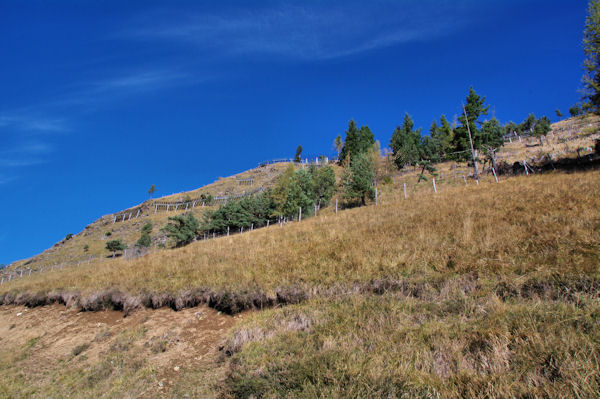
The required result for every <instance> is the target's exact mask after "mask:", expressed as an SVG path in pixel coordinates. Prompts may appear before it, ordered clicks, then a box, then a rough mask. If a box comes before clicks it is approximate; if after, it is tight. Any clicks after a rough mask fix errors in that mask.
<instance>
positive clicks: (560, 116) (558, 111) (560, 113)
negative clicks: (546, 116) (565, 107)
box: [554, 108, 563, 118]
mask: <svg viewBox="0 0 600 399" xmlns="http://www.w3.org/2000/svg"><path fill="white" fill-rule="evenodd" d="M554 112H556V116H557V117H558V118H562V117H563V114H562V112H560V110H559V109H558V108H556V111H554Z"/></svg>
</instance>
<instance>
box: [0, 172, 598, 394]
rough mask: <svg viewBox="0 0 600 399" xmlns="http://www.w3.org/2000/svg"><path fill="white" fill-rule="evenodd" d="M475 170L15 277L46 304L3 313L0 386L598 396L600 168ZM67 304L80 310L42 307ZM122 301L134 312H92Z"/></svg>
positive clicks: (5, 292)
mask: <svg viewBox="0 0 600 399" xmlns="http://www.w3.org/2000/svg"><path fill="white" fill-rule="evenodd" d="M459 170H460V171H459V173H458V175H457V178H456V179H455V178H454V173H453V168H452V165H451V164H450V163H447V164H443V165H440V167H439V172H440V174H439V175H438V177H437V178H436V188H437V193H434V191H433V184H432V181H431V180H429V181H426V182H421V183H417V177H416V173H415V171H410V172H409V173H407V174H396V175H394V178H393V182H392V184H382V185H380V186H379V194H380V197H379V201H378V204H377V205H375V204H370V205H369V206H367V207H362V208H354V209H348V210H343V211H340V212H338V213H337V214H336V213H335V212H334V210H333V207H328V208H324V209H323V210H322V211H320V212H319V215H318V216H317V217H312V218H309V219H306V220H303V221H302V222H301V223H289V224H286V225H283V226H279V225H275V226H271V227H269V228H263V229H257V230H254V231H251V232H245V233H243V234H237V235H232V236H230V237H222V238H216V239H214V240H206V241H198V242H194V243H192V244H190V245H188V246H186V247H183V248H178V249H164V250H160V251H157V252H154V253H151V254H148V255H147V256H143V257H141V258H137V259H132V260H127V259H122V258H117V259H114V260H105V261H103V262H92V263H90V264H83V265H81V266H80V267H70V268H64V269H63V270H54V271H52V272H45V273H43V274H39V275H32V276H31V277H28V278H22V279H17V280H13V281H11V282H10V283H9V284H4V285H3V286H2V287H0V303H5V304H17V305H28V306H31V307H33V309H27V308H24V307H22V306H19V307H14V308H13V307H10V306H4V307H2V308H0V318H2V320H3V323H0V342H1V343H2V348H0V365H1V366H0V396H5V397H56V398H58V397H64V396H72V397H115V398H116V397H215V398H222V399H224V398H249V397H254V398H288V397H305V398H319V397H322V398H325V397H327V398H329V397H333V398H346V397H364V398H381V397H407V398H422V397H432V398H465V397H466V398H515V397H518V398H546V397H547V398H555V397H560V398H597V397H598V392H599V391H600V240H599V237H600V172H598V171H597V170H592V171H587V172H578V173H570V174H567V173H560V172H553V173H547V174H541V175H540V174H535V175H530V176H528V177H525V176H520V177H511V178H506V177H501V179H500V183H495V182H494V179H493V177H491V176H486V177H485V178H483V179H482V180H481V181H480V182H479V184H476V183H475V182H474V181H473V180H470V179H467V184H466V185H465V180H463V179H462V173H463V171H464V170H465V167H464V165H463V166H460V168H459ZM404 183H407V187H408V190H407V195H408V198H406V199H405V198H404V190H403V186H404ZM161 217H162V216H161ZM161 220H162V219H161ZM127 223H131V224H132V226H130V227H125V226H127ZM133 223H134V222H133V221H131V222H125V223H124V224H123V225H122V226H123V227H122V228H123V229H126V230H122V231H121V233H123V234H124V233H125V231H131V236H132V238H131V239H132V240H133V239H134V238H135V239H137V237H136V235H137V234H138V233H137V230H136V229H138V228H141V224H142V222H138V223H140V224H139V225H133ZM159 223H160V221H159V220H157V221H156V224H159ZM115 226H116V225H115ZM100 233H101V234H104V227H100V228H99V230H98V234H100ZM134 233H135V234H134ZM84 234H85V232H84ZM94 234H96V233H94ZM111 236H112V235H111ZM82 237H85V236H84V235H82ZM76 238H77V237H76ZM76 238H74V240H75V239H76ZM94 239H98V240H101V238H99V237H95V236H94ZM78 245H80V244H78ZM54 302H60V303H65V304H67V305H68V307H67V309H71V310H65V312H70V313H69V316H68V318H65V319H62V317H63V316H62V315H61V319H59V320H58V321H56V320H55V317H54V316H53V314H54V313H56V312H57V310H56V308H57V306H56V305H52V306H44V307H36V306H40V305H46V304H50V303H54ZM202 304H206V305H208V306H209V307H211V308H214V309H207V308H202V307H201V308H198V307H197V306H198V305H202ZM284 305H285V306H284ZM144 307H146V308H161V307H163V308H164V307H171V308H174V309H177V310H181V311H180V312H172V311H171V310H168V309H160V310H158V311H156V310H144V309H143V308H144ZM111 308H115V309H118V310H121V309H124V310H125V311H126V313H127V314H129V315H130V316H129V317H127V318H125V319H121V320H122V321H119V320H116V319H115V320H112V321H110V322H108V321H106V320H100V321H98V320H96V319H94V317H101V318H102V317H104V316H102V315H104V314H108V313H106V312H96V313H92V312H80V313H77V310H78V309H83V310H102V309H111ZM61 309H65V308H64V307H63V308H61ZM196 309H203V310H202V312H204V313H202V314H206V315H207V317H208V318H207V319H206V320H210V323H211V324H208V325H204V324H198V323H207V321H206V320H205V321H202V320H196V319H195V314H196V313H194V312H195V311H196ZM17 312H19V313H22V315H21V316H17V315H16V314H17ZM26 312H30V313H26ZM53 312H54V313H53ZM165 312H171V313H168V314H167V313H165ZM113 313H116V312H113ZM113 313H111V314H113ZM77 315H79V316H77ZM82 315H83V316H82ZM93 315H97V316H93ZM230 315H234V316H230ZM75 317H80V319H79V320H73V318H75ZM4 320H6V322H4ZM69 320H71V321H70V323H71V324H70V327H69V328H70V329H69V330H68V331H66V330H62V331H61V329H63V324H64V323H67V322H68V321H69ZM100 322H102V323H105V324H107V326H104V325H103V327H102V329H104V328H105V327H106V328H108V330H110V333H111V334H110V335H109V336H107V339H106V340H103V338H102V337H104V335H102V334H101V336H100V340H99V341H98V340H97V339H96V337H97V336H98V335H97V334H98V333H99V332H98V331H95V327H94V326H96V325H98V326H100V324H101V323H100ZM96 329H97V328H96ZM171 329H173V330H174V331H175V332H173V331H171ZM102 331H104V330H102ZM206 331H212V333H211V334H212V335H211V334H208V335H206ZM100 332H101V331H100ZM173 334H175V335H173ZM73 336H75V337H78V338H77V339H71V340H70V341H68V343H65V342H66V341H64V340H63V339H69V338H68V337H73ZM174 336H177V338H176V339H175V338H172V337H174ZM168 337H171V338H168ZM167 338H168V339H167ZM163 341H164V342H163ZM157 345H158V347H156V346H157ZM155 347H156V348H155ZM201 348H202V349H201ZM163 349H164V352H163ZM80 354H83V355H84V356H83V357H81V356H80ZM48 359H54V360H51V361H49V360H48ZM81 359H83V360H81ZM179 359H187V360H186V362H187V363H185V365H184V366H181V364H180V363H181V362H180V360H179ZM177 362H179V363H177ZM40 364H44V366H43V367H42V368H41V369H40ZM174 366H176V367H180V366H181V367H183V368H182V369H181V372H179V371H177V372H174V371H173V367H174ZM178 370H179V369H178ZM159 388H160V389H159Z"/></svg>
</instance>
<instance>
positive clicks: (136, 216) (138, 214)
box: [135, 209, 141, 219]
mask: <svg viewBox="0 0 600 399" xmlns="http://www.w3.org/2000/svg"><path fill="white" fill-rule="evenodd" d="M140 211H141V209H138V211H137V215H135V218H136V219H137V218H138V216H140Z"/></svg>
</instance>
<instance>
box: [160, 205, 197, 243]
mask: <svg viewBox="0 0 600 399" xmlns="http://www.w3.org/2000/svg"><path fill="white" fill-rule="evenodd" d="M169 220H170V221H171V222H174V223H168V224H167V225H166V226H165V227H163V228H162V229H161V230H162V231H163V232H165V233H166V234H167V237H169V238H171V239H172V240H173V241H174V242H175V246H177V247H182V246H184V245H187V244H189V243H190V242H192V241H193V240H194V239H195V238H196V235H197V233H198V227H199V223H198V220H197V219H196V218H195V217H194V215H193V214H192V213H186V214H184V215H177V216H172V217H169Z"/></svg>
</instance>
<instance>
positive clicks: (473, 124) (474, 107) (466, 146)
mask: <svg viewBox="0 0 600 399" xmlns="http://www.w3.org/2000/svg"><path fill="white" fill-rule="evenodd" d="M484 104H485V97H481V96H479V95H478V94H477V93H476V92H475V90H473V87H470V88H469V95H468V96H467V99H466V104H465V106H464V108H465V111H466V113H467V117H468V128H467V119H466V118H465V114H464V112H461V114H460V115H459V117H458V121H459V122H460V125H459V126H457V127H456V129H454V137H453V139H452V146H453V149H454V150H455V152H458V154H455V158H456V159H459V160H467V159H472V154H471V144H470V143H469V129H470V131H471V137H472V139H473V148H474V149H475V150H479V149H481V148H482V147H487V143H486V142H485V141H484V137H483V136H482V135H481V130H480V126H481V125H482V122H481V120H480V119H481V117H482V116H484V115H487V114H488V110H489V106H485V105H484Z"/></svg>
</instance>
